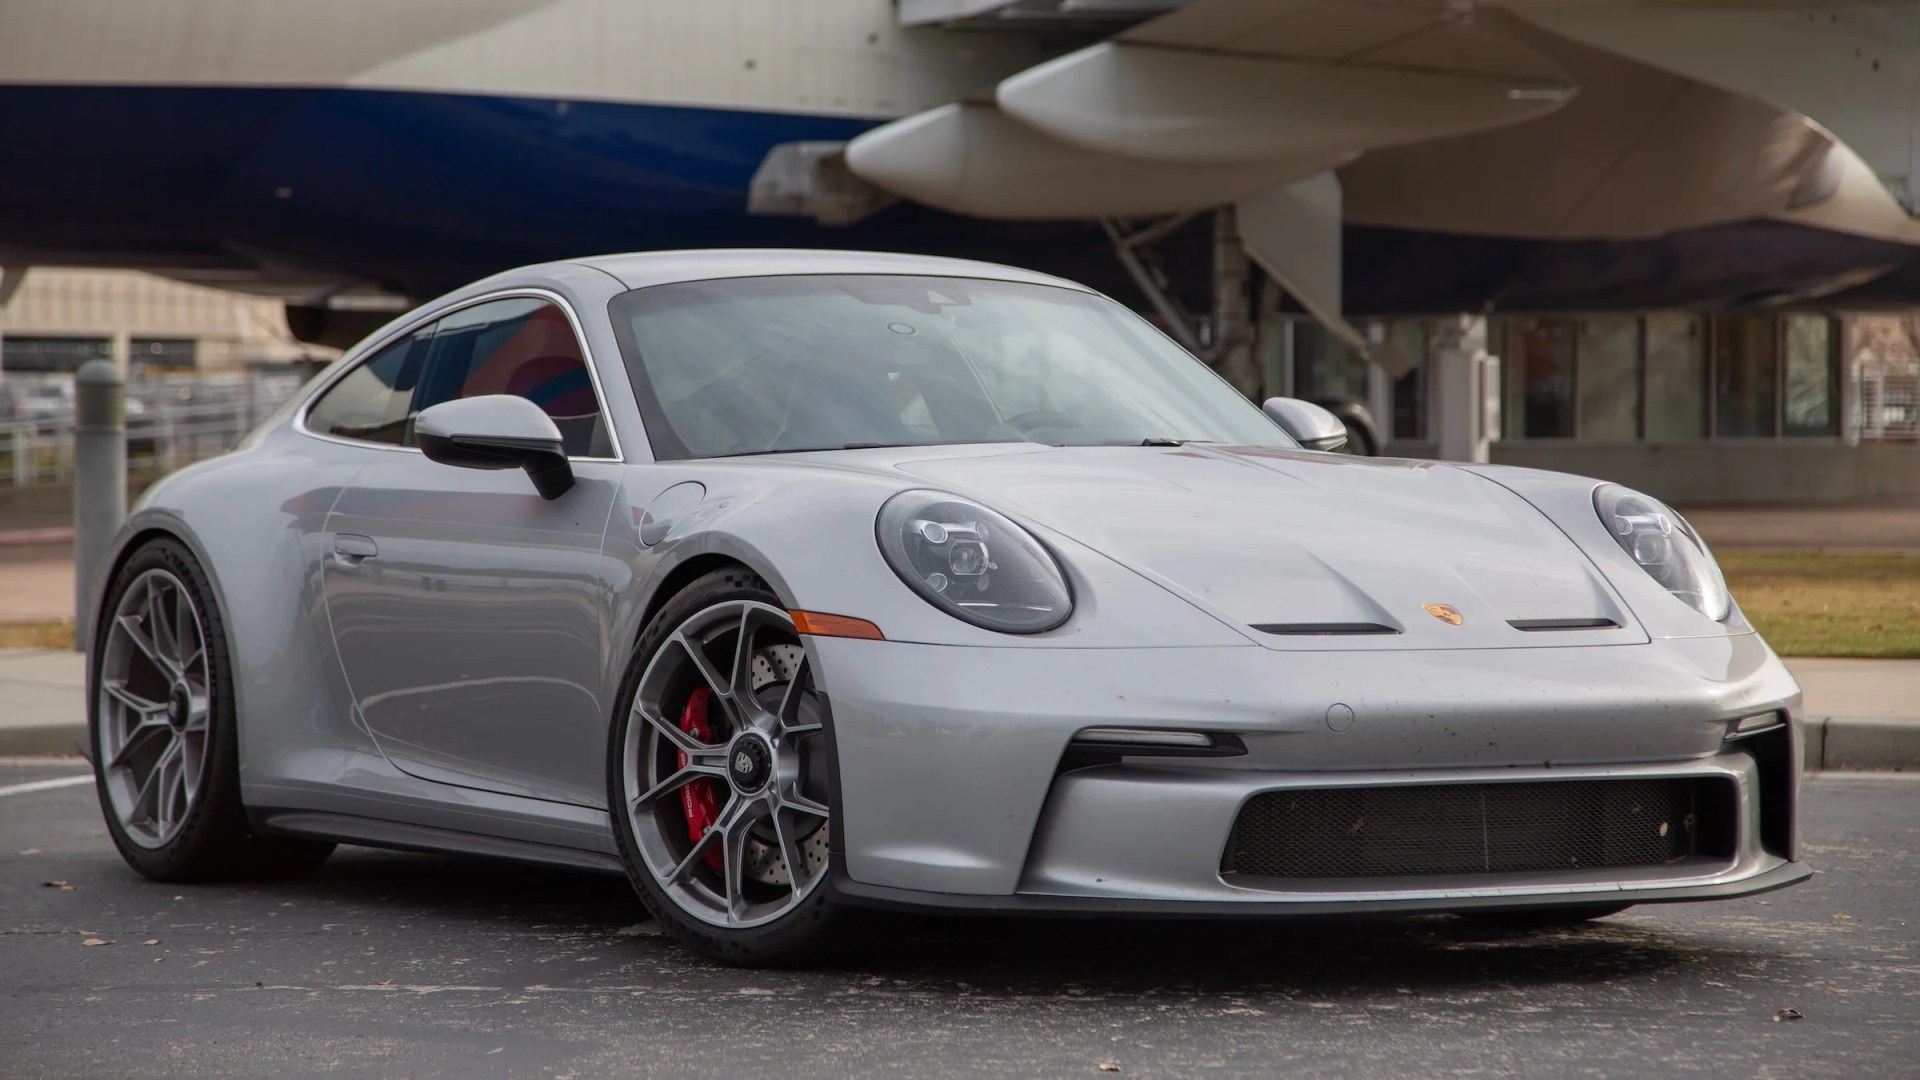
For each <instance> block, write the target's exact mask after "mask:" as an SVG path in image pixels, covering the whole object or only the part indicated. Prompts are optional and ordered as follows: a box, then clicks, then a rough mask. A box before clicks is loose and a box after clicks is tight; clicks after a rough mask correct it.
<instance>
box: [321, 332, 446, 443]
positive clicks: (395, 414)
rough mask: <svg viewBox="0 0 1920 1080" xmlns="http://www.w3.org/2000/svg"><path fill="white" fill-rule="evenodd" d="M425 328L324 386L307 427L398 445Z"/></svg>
mask: <svg viewBox="0 0 1920 1080" xmlns="http://www.w3.org/2000/svg"><path fill="white" fill-rule="evenodd" d="M425 337H426V335H425V332H422V333H419V334H414V335H412V336H411V337H408V338H406V339H405V340H402V341H397V342H394V343H393V344H392V345H389V346H387V347H386V348H384V349H382V350H380V351H379V352H377V353H374V354H373V355H372V356H370V357H368V358H367V359H365V360H363V361H361V362H360V363H359V364H358V365H356V366H355V367H354V369H353V370H352V371H349V372H347V374H346V376H345V377H344V378H342V379H341V380H340V381H339V382H337V383H334V384H333V385H332V386H331V387H328V388H327V392H326V393H324V394H322V395H320V400H318V401H316V402H314V403H313V408H312V409H311V410H309V411H308V413H307V430H309V431H313V432H317V433H319V434H322V435H336V436H339V437H340V438H343V439H360V440H362V441H364V442H375V443H387V444H389V445H392V446H399V445H400V444H401V441H402V439H403V438H404V437H405V435H406V429H407V420H408V418H409V416H410V413H411V406H412V402H413V392H414V389H415V387H416V386H417V384H418V383H419V381H420V368H421V363H422V361H423V360H424V359H425V358H426V348H425Z"/></svg>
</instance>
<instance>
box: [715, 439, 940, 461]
mask: <svg viewBox="0 0 1920 1080" xmlns="http://www.w3.org/2000/svg"><path fill="white" fill-rule="evenodd" d="M939 445H941V444H939V443H922V442H900V443H895V442H850V443H841V444H840V445H838V446H780V447H775V448H773V449H771V450H740V451H736V452H735V453H731V454H715V455H713V456H714V457H715V458H734V457H760V456H762V455H765V454H817V453H820V452H821V451H823V450H888V449H895V448H899V447H905V446H939Z"/></svg>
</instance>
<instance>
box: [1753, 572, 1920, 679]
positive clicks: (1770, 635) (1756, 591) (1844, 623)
mask: <svg viewBox="0 0 1920 1080" xmlns="http://www.w3.org/2000/svg"><path fill="white" fill-rule="evenodd" d="M1720 568H1721V569H1722V570H1724V571H1726V575H1727V585H1728V587H1729V588H1731V589H1732V590H1733V596H1734V599H1735V600H1738V601H1739V602H1740V609H1741V610H1742V611H1745V612H1746V613H1747V618H1749V619H1751V620H1753V624H1754V625H1755V626H1757V627H1759V628H1760V632H1761V633H1762V634H1765V635H1766V638H1767V643H1768V644H1770V645H1772V646H1773V649H1774V651H1775V652H1777V653H1779V654H1780V655H1782V656H1868V657H1906V658H1914V657H1920V556H1913V555H1816V554H1811V553H1807V554H1786V555H1746V554H1740V553H1737V552H1736V553H1723V554H1721V555H1720Z"/></svg>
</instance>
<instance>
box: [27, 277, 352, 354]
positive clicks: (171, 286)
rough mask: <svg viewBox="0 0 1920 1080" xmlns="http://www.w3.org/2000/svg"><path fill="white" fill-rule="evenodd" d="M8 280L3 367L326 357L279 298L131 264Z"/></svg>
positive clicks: (323, 351) (325, 352)
mask: <svg viewBox="0 0 1920 1080" xmlns="http://www.w3.org/2000/svg"><path fill="white" fill-rule="evenodd" d="M8 278H9V279H8V280H4V281H0V374H5V375H29V374H42V373H54V372H68V371H72V370H74V369H75V368H77V367H79V366H80V365H81V364H83V363H86V362H87V361H88V360H93V359H97V358H104V359H112V360H115V361H117V362H118V363H119V364H120V366H121V368H122V369H123V370H125V371H126V372H128V374H129V375H130V376H132V377H139V376H140V375H142V374H145V373H158V372H161V371H168V372H174V371H236V370H241V369H246V368H252V367H258V366H260V365H283V364H288V363H294V362H300V361H311V360H316V359H324V358H327V357H331V356H332V355H334V353H333V351H332V350H328V349H322V348H318V347H315V346H311V345H304V344H301V343H300V342H298V341H296V340H294V337H293V335H292V334H291V333H289V332H288V330H287V322H286V316H285V314H284V311H283V308H282V305H281V303H280V302H279V301H278V300H270V299H263V298H260V297H255V296H249V295H246V294H243V293H235V292H227V291H225V290H222V289H211V288H205V287H202V286H198V285H188V284H184V283H181V282H177V281H171V280H168V279H167V278H162V277H156V276H154V275H151V274H143V273H139V272H137V271H131V270H85V269H66V268H50V267H43V268H38V269H34V270H31V271H27V272H24V273H21V274H20V275H19V276H18V277H15V276H14V275H13V274H9V275H8Z"/></svg>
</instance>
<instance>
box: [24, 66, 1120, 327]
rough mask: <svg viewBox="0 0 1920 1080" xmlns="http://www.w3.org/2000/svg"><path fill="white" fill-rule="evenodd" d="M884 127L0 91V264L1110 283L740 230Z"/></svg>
mask: <svg viewBox="0 0 1920 1080" xmlns="http://www.w3.org/2000/svg"><path fill="white" fill-rule="evenodd" d="M876 122H877V121H873V120H863V119H858V118H848V117H835V116H809V115H804V114H784V113H762V112H748V111H738V110H726V109H701V108H686V107H680V106H663V105H632V104H617V103H609V102H595V101H569V102H556V101H551V100H541V99H529V98H510V97H487V96H474V95H460V94H438V93H416V92H403V91H380V90H349V89H318V90H316V89H264V88H262V89H256V88H241V87H191V88H188V87H142V86H126V87H83V86H21V85H10V86H9V85H0V146H5V147H6V148H7V156H6V165H5V167H4V169H0V249H13V250H15V251H27V252H33V251H50V252H61V253H69V254H70V256H71V257H69V256H68V255H63V257H62V259H61V261H67V262H73V261H86V257H87V256H88V255H90V254H92V255H97V256H98V260H97V261H100V262H102V263H106V264H112V263H116V262H122V263H124V262H127V261H153V262H158V263H167V262H172V263H174V264H175V265H193V264H199V263H205V264H210V265H221V264H231V265H247V264H259V263H263V262H266V263H272V262H281V263H284V264H286V265H288V266H291V267H296V268H307V269H313V270H318V271H322V272H334V273H339V274H343V275H351V276H356V277H365V278H370V279H372V280H375V281H377V282H382V283H385V284H389V285H393V286H396V287H401V288H408V289H410V290H412V291H415V292H420V291H423V290H427V289H436V288H442V287H447V286H451V285H454V284H458V283H459V282H462V281H465V280H468V279H471V278H473V277H477V276H480V275H483V274H486V273H490V272H492V271H494V270H498V269H500V268H503V267H506V266H512V265H516V264H520V263H526V262H535V261H540V260H545V259H552V258H563V257H567V256H571V255H580V254H588V253H598V252H608V251H628V250H643V249H649V248H675V247H733V246H748V245H751V246H797V247H860V248H896V249H902V250H911V251H939V252H942V253H949V254H974V255H981V256H985V257H994V256H996V255H997V257H999V258H1002V259H1018V258H1020V257H1021V256H1022V255H1031V256H1032V257H1031V258H1027V259H1025V260H1024V261H1027V262H1029V263H1038V264H1047V263H1051V264H1054V265H1055V266H1059V265H1061V264H1062V259H1061V255H1062V252H1063V250H1065V251H1070V252H1072V253H1074V254H1073V255H1072V256H1071V257H1069V258H1068V259H1067V260H1066V262H1067V264H1068V265H1067V266H1066V267H1065V268H1067V269H1071V268H1072V266H1071V264H1072V263H1075V262H1085V261H1087V260H1088V259H1098V260H1101V261H1102V262H1108V263H1110V261H1111V256H1110V255H1109V254H1108V253H1107V252H1106V250H1105V246H1104V243H1102V242H1101V241H1100V238H1099V236H1098V234H1097V232H1096V231H1095V230H1094V229H1093V228H1092V227H1091V226H1089V225H1042V226H1037V227H1036V226H1031V225H1011V224H989V223H982V222H978V221H972V220H967V219H962V218H956V217H952V216H949V215H945V214H941V213H938V212H935V211H932V210H929V209H926V208H923V207H917V206H905V205H903V206H896V207H893V208H891V209H889V210H886V211H884V212H882V213H881V214H879V215H876V216H875V217H873V218H870V219H868V221H866V222H863V223H861V224H860V225H858V226H854V227H851V228H828V227H822V226H818V225H815V224H814V223H812V222H811V221H809V220H806V219H802V218H794V217H762V216H750V215H748V214H747V213H746V198H747V186H748V182H749V180H750V179H751V178H752V176H753V173H754V170H755V169H757V168H758V167H759V165H760V163H761V161H762V159H763V158H764V157H765V156H766V154H767V151H768V150H770V149H771V148H772V147H774V146H776V145H778V144H780V143H785V142H795V141H800V140H823V141H841V140H845V139H849V138H852V137H853V136H855V135H857V134H859V133H860V132H862V131H865V130H867V129H868V128H870V127H872V126H873V125H874V124H875V123H876ZM1062 245H1064V248H1063V246H1062ZM128 256H131V257H132V259H129V258H128ZM1081 269H1082V270H1083V271H1090V272H1092V273H1093V274H1095V275H1102V274H1110V271H1109V270H1108V269H1107V268H1106V267H1105V266H1093V265H1089V266H1083V267H1081ZM1083 276H1084V275H1083Z"/></svg>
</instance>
